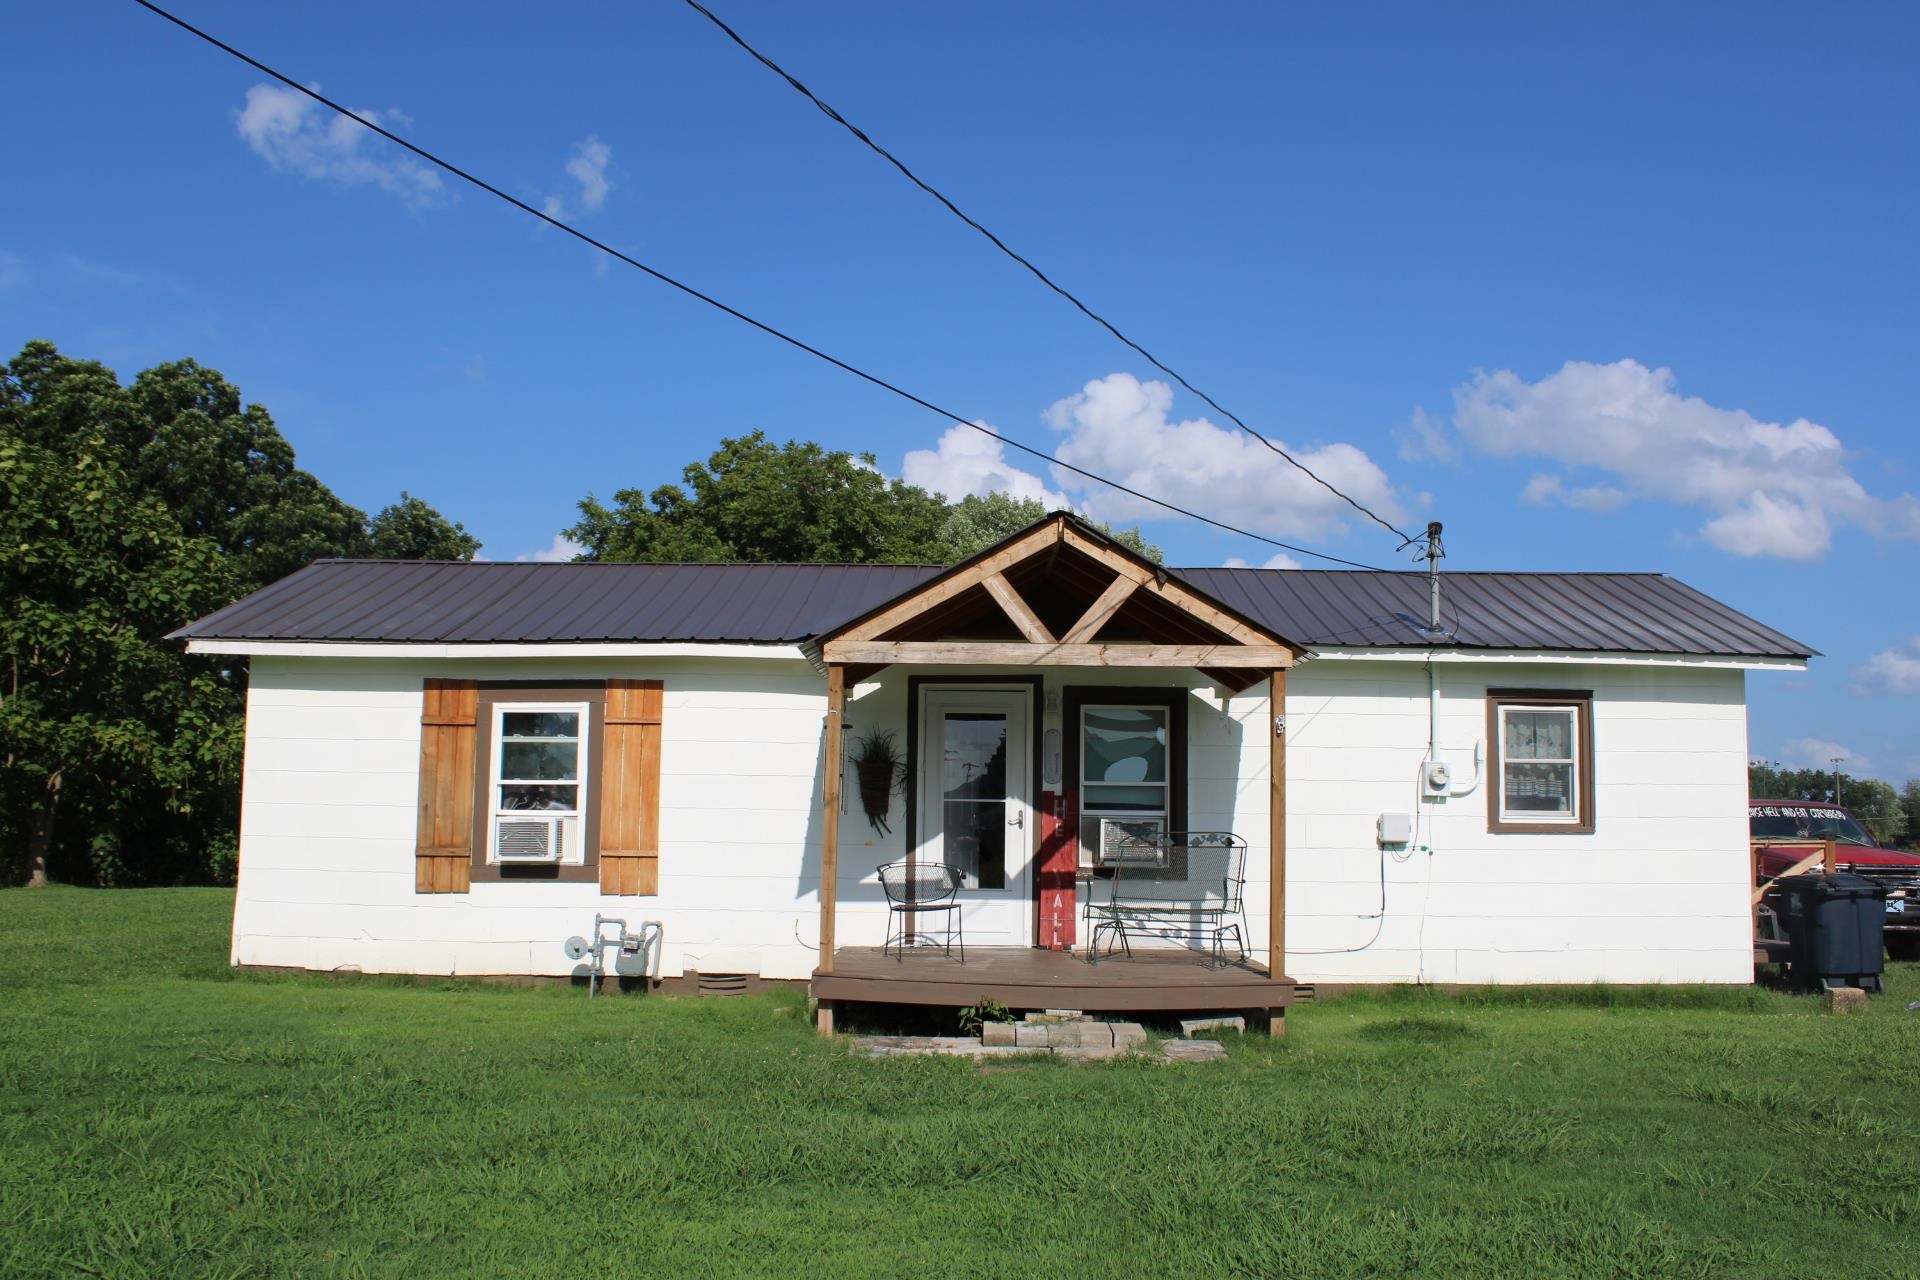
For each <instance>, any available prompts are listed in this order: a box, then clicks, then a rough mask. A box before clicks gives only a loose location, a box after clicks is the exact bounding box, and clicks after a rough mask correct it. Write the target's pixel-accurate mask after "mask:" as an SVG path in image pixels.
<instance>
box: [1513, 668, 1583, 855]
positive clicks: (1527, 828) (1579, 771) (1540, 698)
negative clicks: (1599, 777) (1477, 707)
mask: <svg viewBox="0 0 1920 1280" xmlns="http://www.w3.org/2000/svg"><path fill="white" fill-rule="evenodd" d="M1516 705H1523V706H1530V707H1572V708H1574V710H1575V712H1576V714H1575V716H1574V719H1575V721H1576V722H1577V726H1578V732H1577V733H1576V734H1575V741H1574V752H1575V759H1574V774H1575V777H1576V778H1577V780H1578V781H1577V785H1578V787H1579V789H1580V796H1579V804H1578V808H1577V812H1576V813H1575V814H1574V820H1573V821H1572V822H1503V821H1501V818H1500V797H1501V794H1502V793H1503V792H1504V791H1505V789H1506V784H1507V777H1506V769H1505V766H1504V763H1503V761H1502V760H1501V758H1500V747H1501V737H1500V708H1501V707H1503V706H1516ZM1593 829H1594V828H1593V691H1592V690H1591V689H1488V690H1487V830H1488V831H1504V832H1526V833H1529V834H1533V835H1567V836H1570V835H1592V834H1593Z"/></svg>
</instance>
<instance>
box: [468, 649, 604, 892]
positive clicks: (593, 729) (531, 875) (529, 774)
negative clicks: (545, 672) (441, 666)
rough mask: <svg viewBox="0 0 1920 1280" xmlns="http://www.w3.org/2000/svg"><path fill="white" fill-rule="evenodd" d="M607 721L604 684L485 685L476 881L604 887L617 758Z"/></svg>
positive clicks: (476, 776)
mask: <svg viewBox="0 0 1920 1280" xmlns="http://www.w3.org/2000/svg"><path fill="white" fill-rule="evenodd" d="M606 721H607V687H606V684H605V682H602V681H593V682H588V681H579V682H571V681H569V682H536V681H527V682H507V681H500V682H497V683H493V682H490V683H484V684H482V685H481V686H480V694H479V716H478V725H477V728H478V730H479V735H480V736H479V740H478V741H477V742H476V743H475V744H474V751H473V775H472V776H473V782H472V784H471V785H472V787H473V791H472V795H473V840H472V845H471V848H472V862H471V874H472V878H473V879H474V880H480V881H488V880H513V881H539V880H548V881H561V882H574V881H579V882H591V881H593V880H595V879H596V878H604V877H601V875H600V872H601V863H602V861H603V859H602V853H603V852H604V851H603V850H602V849H601V847H600V846H601V842H602V836H601V824H602V821H603V819H604V818H605V815H604V814H603V813H602V812H601V810H602V808H603V806H604V803H605V801H606V800H607V798H608V797H607V796H606V795H604V794H603V793H602V790H603V789H602V787H601V773H602V766H603V765H605V764H607V763H608V762H609V761H612V759H613V757H612V756H611V755H610V754H609V752H610V751H611V749H612V748H611V746H610V745H609V744H608V742H607V741H606V735H607V728H606ZM616 763H617V762H616Z"/></svg>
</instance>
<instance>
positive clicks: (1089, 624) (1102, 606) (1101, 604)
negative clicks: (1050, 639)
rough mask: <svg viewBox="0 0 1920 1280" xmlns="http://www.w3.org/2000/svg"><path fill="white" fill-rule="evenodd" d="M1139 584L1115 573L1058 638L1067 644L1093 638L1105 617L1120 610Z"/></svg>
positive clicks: (1105, 623) (1121, 574)
mask: <svg viewBox="0 0 1920 1280" xmlns="http://www.w3.org/2000/svg"><path fill="white" fill-rule="evenodd" d="M1139 585H1140V584H1139V583H1137V582H1135V581H1134V580H1133V579H1132V578H1129V577H1128V576H1127V575H1125V574H1124V573H1120V574H1115V575H1114V578H1113V581H1112V582H1111V583H1109V584H1108V586H1107V589H1106V590H1105V591H1102V592H1101V593H1100V598H1099V599H1098V600H1095V601H1094V602H1093V603H1092V604H1090V605H1088V606H1087V611H1086V612H1085V613H1083V614H1081V615H1080V621H1078V622H1076V623H1074V624H1073V625H1072V626H1071V627H1069V628H1068V629H1067V634H1065V635H1064V636H1061V637H1060V639H1061V640H1063V641H1065V642H1066V643H1067V644H1085V643H1086V642H1087V641H1089V640H1091V639H1093V638H1094V637H1095V636H1096V635H1098V634H1100V628H1102V627H1104V626H1106V625H1107V619H1109V618H1111V617H1112V616H1113V615H1114V614H1116V613H1118V612H1120V606H1121V605H1123V604H1125V603H1126V602H1127V597H1128V596H1130V595H1132V594H1133V593H1134V589H1135V588H1137V587H1138V586H1139Z"/></svg>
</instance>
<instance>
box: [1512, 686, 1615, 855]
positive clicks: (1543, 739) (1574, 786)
mask: <svg viewBox="0 0 1920 1280" xmlns="http://www.w3.org/2000/svg"><path fill="white" fill-rule="evenodd" d="M1487 739H1488V741H1489V742H1490V743H1491V744H1492V747H1493V752H1492V754H1493V759H1492V761H1491V762H1490V764H1491V768H1490V770H1489V772H1490V774H1491V777H1492V783H1493V785H1492V786H1491V787H1489V788H1488V790H1487V827H1488V829H1489V830H1491V831H1536V832H1549V831H1558V832H1589V831H1592V830H1593V695H1592V694H1591V693H1587V692H1574V691H1569V690H1537V689H1489V690H1488V691H1487Z"/></svg>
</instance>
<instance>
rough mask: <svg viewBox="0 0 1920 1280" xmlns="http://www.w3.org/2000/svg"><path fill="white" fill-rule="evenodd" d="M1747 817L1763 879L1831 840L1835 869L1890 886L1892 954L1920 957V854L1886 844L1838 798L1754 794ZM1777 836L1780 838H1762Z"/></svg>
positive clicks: (1898, 957) (1889, 940)
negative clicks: (1826, 801) (1769, 797)
mask: <svg viewBox="0 0 1920 1280" xmlns="http://www.w3.org/2000/svg"><path fill="white" fill-rule="evenodd" d="M1747 820H1748V826H1749V830H1750V833H1751V838H1752V840H1753V842H1754V845H1755V846H1756V856H1755V861H1756V863H1757V864H1758V865H1757V870H1758V872H1759V877H1760V882H1761V883H1763V884H1764V883H1765V882H1767V881H1769V880H1772V879H1773V878H1774V877H1776V876H1778V875H1780V874H1782V873H1783V872H1785V871H1787V870H1789V869H1791V868H1792V866H1793V865H1794V864H1795V863H1796V862H1799V861H1800V860H1801V859H1802V858H1804V857H1805V856H1806V855H1807V854H1808V853H1809V852H1810V851H1811V850H1812V848H1813V847H1814V846H1816V845H1817V844H1818V843H1819V842H1821V841H1824V840H1831V841H1833V843H1834V869H1835V870H1837V871H1851V872H1853V873H1854V874H1855V875H1861V876H1866V877H1867V878H1868V879H1870V880H1873V881H1875V882H1876V883H1878V884H1880V885H1882V886H1884V887H1885V889H1886V890H1887V904H1886V905H1887V922H1886V938H1887V954H1888V955H1890V956H1892V957H1893V958H1894V959H1896V960H1913V959H1920V854H1912V853H1903V852H1901V851H1900V850H1898V849H1886V848H1882V847H1881V846H1880V843H1879V842H1878V841H1877V840H1875V839H1874V838H1873V835H1872V833H1870V832H1869V831H1868V830H1867V829H1866V828H1865V827H1863V826H1862V825H1860V821H1859V819H1857V818H1855V817H1854V816H1853V815H1852V814H1851V813H1848V812H1847V811H1846V810H1845V809H1843V808H1841V807H1840V806H1839V805H1837V804H1822V803H1820V802H1819V801H1816V800H1752V801H1749V802H1748V804H1747ZM1774 841H1777V842H1778V843H1763V842H1774ZM1811 870H1814V871H1818V870H1820V868H1819V867H1817V866H1816V867H1813V868H1811ZM1762 905H1765V904H1764V903H1763V904H1762Z"/></svg>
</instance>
